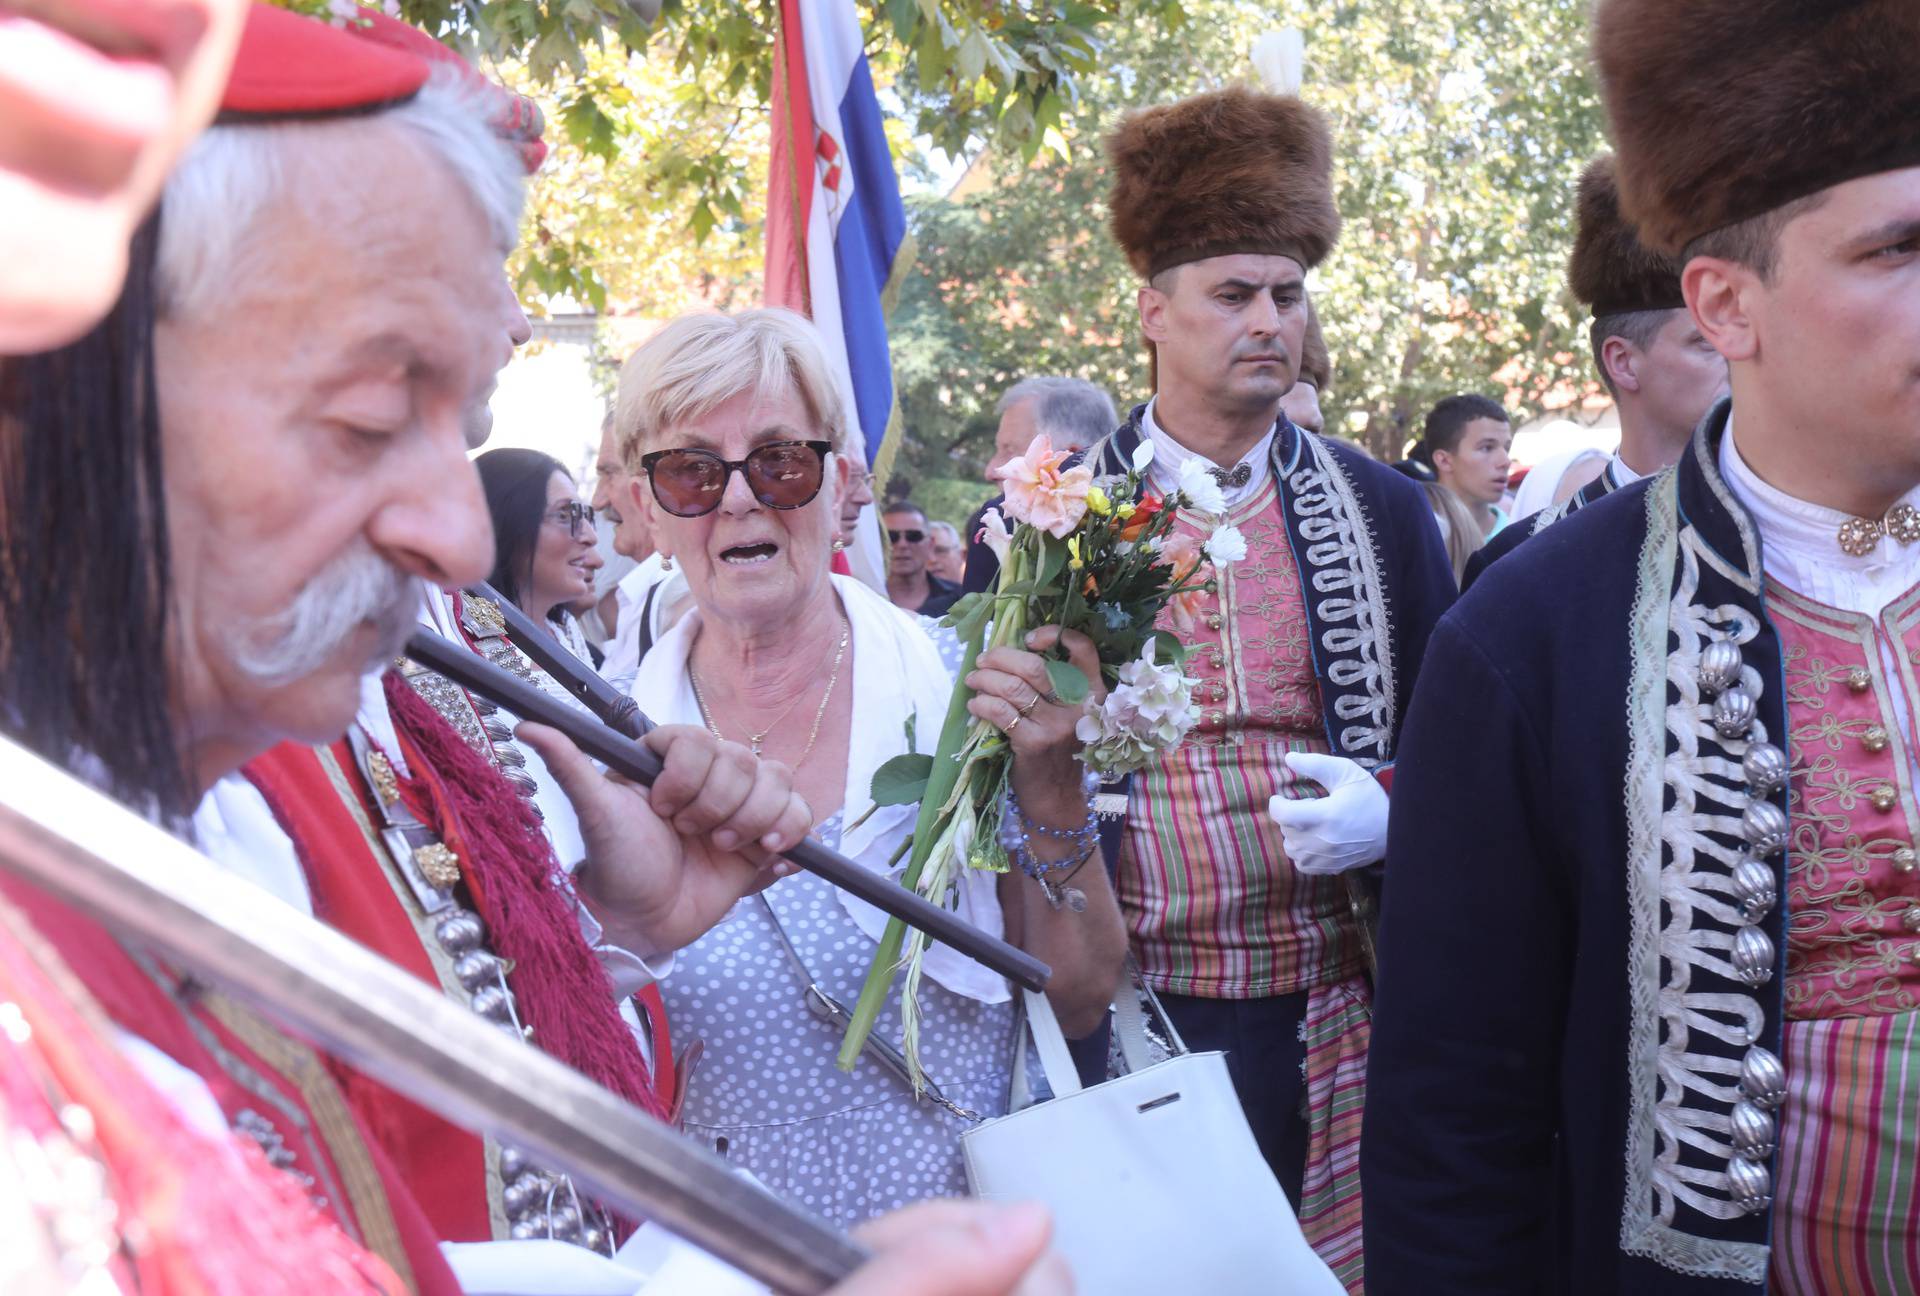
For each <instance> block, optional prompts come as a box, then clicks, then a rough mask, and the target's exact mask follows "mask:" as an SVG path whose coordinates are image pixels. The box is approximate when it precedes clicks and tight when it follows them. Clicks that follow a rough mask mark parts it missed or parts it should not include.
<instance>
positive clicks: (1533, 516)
mask: <svg viewBox="0 0 1920 1296" xmlns="http://www.w3.org/2000/svg"><path fill="white" fill-rule="evenodd" d="M1612 468H1613V465H1612V464H1611V463H1609V464H1608V465H1607V467H1606V469H1605V470H1603V471H1602V472H1601V474H1600V475H1599V476H1598V477H1595V478H1594V479H1593V480H1592V481H1590V482H1588V483H1587V484H1586V485H1585V486H1582V487H1581V488H1580V489H1579V490H1577V491H1575V492H1574V493H1573V494H1571V495H1569V496H1567V498H1565V499H1563V500H1561V501H1560V502H1559V503H1558V504H1554V505H1550V506H1549V507H1547V508H1543V509H1541V510H1540V511H1539V512H1537V513H1529V514H1527V515H1526V516H1525V517H1523V518H1521V519H1520V520H1519V521H1518V522H1515V523H1513V524H1512V525H1511V526H1509V527H1507V528H1506V529H1505V530H1503V531H1501V532H1500V534H1499V535H1497V536H1495V537H1494V538H1493V539H1491V540H1489V541H1487V542H1486V543H1485V544H1483V545H1481V546H1480V547H1479V548H1478V549H1475V550H1474V551H1473V552H1472V553H1471V554H1470V555H1468V557H1467V569H1466V571H1465V572H1464V573H1462V574H1461V577H1460V592H1461V593H1463V594H1464V593H1466V592H1467V591H1468V590H1469V589H1472V588H1473V583H1474V582H1475V581H1477V580H1479V579H1480V573H1482V572H1484V571H1485V570H1486V569H1487V566H1488V564H1490V563H1493V562H1497V561H1499V560H1500V559H1501V558H1504V557H1506V555H1508V554H1510V553H1512V552H1513V551H1514V550H1515V549H1518V548H1519V547H1520V545H1521V542H1522V541H1525V540H1529V539H1531V538H1532V537H1533V536H1535V535H1536V534H1538V533H1539V532H1541V531H1545V530H1546V529H1547V528H1548V527H1550V526H1552V525H1553V524H1554V523H1555V522H1558V521H1559V520H1560V519H1561V518H1564V517H1566V516H1567V515H1568V514H1571V513H1578V512H1579V511H1580V510H1581V509H1583V508H1585V507H1586V506H1587V505H1589V504H1591V503H1593V502H1594V501H1595V500H1598V499H1604V498H1606V497H1607V496H1608V495H1611V494H1613V492H1614V491H1615V490H1617V489H1618V487H1616V486H1615V485H1614V484H1613V472H1612Z"/></svg>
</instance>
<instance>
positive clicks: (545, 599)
mask: <svg viewBox="0 0 1920 1296" xmlns="http://www.w3.org/2000/svg"><path fill="white" fill-rule="evenodd" d="M473 463H474V467H476V468H478V469H479V470H480V483H481V485H482V487H483V488H484V489H485V490H486V493H487V511H488V512H490V513H491V514H492V515H493V574H492V575H491V576H489V577H488V578H487V583H488V584H490V585H492V586H493V587H494V588H495V589H497V590H499V591H500V593H501V594H503V595H505V596H506V597H507V598H509V599H512V600H513V602H514V604H515V605H516V606H518V607H519V609H520V610H521V611H522V612H525V613H526V614H527V615H528V616H530V617H532V618H533V619H534V620H535V621H536V622H543V621H544V622H548V623H550V624H551V626H552V628H553V631H554V635H555V637H556V638H558V639H559V640H560V641H561V643H563V644H565V645H566V646H567V647H569V648H571V649H573V651H574V654H575V655H576V656H578V657H579V658H580V659H581V660H582V661H589V660H591V658H590V656H589V649H588V646H587V641H586V637H585V636H584V635H582V634H581V633H580V628H579V623H578V621H577V620H576V619H575V617H574V615H573V611H574V609H575V607H577V606H584V605H586V604H588V603H591V601H592V599H593V574H594V573H595V572H596V571H598V570H599V569H600V567H601V565H602V564H603V563H604V562H605V561H606V559H604V558H602V557H601V556H600V550H599V547H598V541H599V535H598V533H597V532H596V531H595V530H594V528H593V510H592V509H591V508H589V507H588V506H587V505H585V504H582V503H581V502H580V499H579V487H577V486H576V485H575V484H574V480H573V477H572V476H571V475H570V474H569V473H568V472H567V470H566V469H565V468H563V467H561V465H560V461H559V460H558V459H555V458H554V457H553V456H552V455H546V454H541V453H540V452H539V451H538V450H489V451H487V452H486V453H485V454H483V455H481V456H480V457H479V458H477V459H475V460H474V461H473Z"/></svg>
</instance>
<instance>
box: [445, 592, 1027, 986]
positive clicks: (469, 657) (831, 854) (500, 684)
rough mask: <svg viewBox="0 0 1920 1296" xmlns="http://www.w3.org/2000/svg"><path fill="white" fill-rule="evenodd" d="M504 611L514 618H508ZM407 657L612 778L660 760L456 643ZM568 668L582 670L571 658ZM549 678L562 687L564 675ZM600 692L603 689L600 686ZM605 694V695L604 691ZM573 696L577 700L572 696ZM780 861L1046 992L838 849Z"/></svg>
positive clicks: (981, 940) (646, 770)
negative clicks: (549, 731) (569, 745)
mask: <svg viewBox="0 0 1920 1296" xmlns="http://www.w3.org/2000/svg"><path fill="white" fill-rule="evenodd" d="M500 611H501V614H502V615H503V616H507V617H508V621H507V625H508V629H509V630H511V631H512V632H513V636H514V643H515V644H516V645H518V646H520V647H521V648H523V649H526V651H527V654H528V656H530V657H533V658H534V659H535V660H536V661H539V662H540V664H541V665H543V666H544V665H545V664H546V663H545V662H544V661H541V654H536V653H535V652H534V651H533V649H532V648H530V647H528V645H530V644H533V643H535V642H537V641H542V640H545V638H546V636H545V632H544V631H542V630H540V629H539V628H538V627H536V626H534V625H533V624H532V622H531V620H530V619H529V618H527V617H526V616H525V614H524V613H520V612H519V609H517V608H514V607H513V605H512V604H511V603H507V602H504V601H503V602H502V603H501V604H500ZM510 611H511V612H512V613H514V614H517V616H510V615H509V612H510ZM543 652H544V653H545V654H546V655H549V656H553V658H554V660H558V658H559V657H560V656H570V654H567V653H566V652H565V650H564V649H562V648H560V647H559V646H558V645H556V644H553V643H552V642H551V641H550V640H547V641H546V642H545V643H544V644H543ZM407 656H409V657H411V658H412V659H413V660H414V661H416V662H419V663H420V664H421V665H422V666H425V667H427V668H428V669H430V670H434V671H438V672H439V673H440V674H442V675H444V676H446V677H447V678H448V679H450V680H452V681H453V682H454V683H456V684H458V685H460V686H461V687H462V688H466V689H469V690H471V691H473V692H474V693H477V694H479V695H480V696H481V697H483V698H486V699H487V700H488V701H489V702H492V703H494V704H495V705H496V706H498V707H499V708H500V709H501V710H503V711H506V712H508V713H509V714H511V715H515V716H518V717H520V718H521V719H522V720H533V721H536V722H538V723H540V724H543V725H547V726H549V727H550V728H554V729H558V730H559V731H560V732H561V733H563V734H565V735H566V736H567V737H568V738H570V739H572V740H573V743H574V745H575V746H577V747H578V748H580V750H581V751H583V752H585V753H586V754H587V755H589V756H591V757H593V758H594V759H595V760H597V761H599V762H600V763H601V764H603V765H605V766H606V767H607V768H608V769H611V770H613V771H614V772H615V773H618V774H622V775H625V776H626V777H627V778H630V779H632V780H633V781H634V782H636V783H640V784H644V785H647V786H651V785H652V783H653V781H654V779H655V778H657V777H659V774H660V769H661V764H660V758H659V757H658V756H656V755H654V754H653V752H652V751H650V750H648V749H647V748H646V747H645V746H643V745H641V744H640V743H638V742H636V741H634V740H633V739H632V738H630V737H628V736H627V735H626V734H625V733H622V732H620V731H619V730H617V729H614V728H613V727H611V726H610V725H609V724H607V723H604V722H602V721H600V720H597V719H595V718H594V717H593V716H589V715H583V714H581V713H580V712H578V711H576V710H574V709H573V708H572V707H570V706H567V705H566V704H565V703H563V702H560V701H558V700H557V699H555V698H554V697H552V696H551V695H549V694H548V693H547V692H546V691H545V690H544V689H541V688H538V687H536V686H535V685H532V684H529V683H527V682H526V681H525V680H523V679H520V678H519V677H517V676H515V675H514V674H513V673H512V672H510V671H506V670H503V669H501V668H500V667H498V666H495V665H494V664H493V663H492V662H490V661H487V660H486V659H485V658H483V657H481V656H480V655H479V654H477V653H474V652H470V651H468V650H467V649H466V648H465V647H463V646H462V645H460V644H456V643H452V642H450V641H449V640H447V639H444V638H442V637H441V636H439V635H437V634H434V633H433V632H431V631H428V630H422V631H419V632H417V633H415V635H414V636H413V637H412V638H411V639H409V640H407ZM574 665H575V667H576V668H579V669H584V668H581V667H580V666H579V663H578V662H577V661H576V662H575V663H574ZM556 678H561V679H562V681H563V683H564V682H565V677H564V674H563V675H561V676H557V677H556ZM568 687H569V689H570V691H572V690H574V686H573V685H571V684H569V685H568ZM602 687H605V685H604V683H603V685H602ZM606 691H607V692H608V693H611V692H612V690H611V689H610V688H607V689H606ZM576 696H580V694H579V693H578V692H577V691H576ZM581 700H582V701H584V702H586V703H587V705H588V706H595V703H594V702H593V701H591V700H589V698H588V697H585V696H582V699H581ZM631 720H632V722H633V723H634V724H635V725H636V726H637V727H638V728H639V730H640V731H641V732H644V731H645V730H646V729H648V728H651V727H652V726H651V723H650V722H649V721H648V720H647V718H646V717H645V716H643V715H641V714H640V713H639V712H638V711H634V712H632V713H631ZM787 858H788V859H790V860H792V861H793V862H794V863H795V864H798V865H799V866H800V867H801V868H803V869H806V870H807V871H808V872H809V873H814V874H817V875H818V876H820V877H823V878H825V879H826V880H827V881H829V882H831V883H833V885H835V886H836V887H839V888H840V889H841V890H842V891H848V892H851V893H852V894H854V895H856V896H858V897H859V898H860V899H862V900H865V901H866V902H867V903H868V904H870V905H872V906H873V907H874V908H876V909H878V910H880V911H881V912H882V913H885V914H887V915H889V916H891V917H894V918H898V919H900V921H902V922H904V923H906V924H907V925H908V926H910V927H917V928H919V929H920V930H921V931H924V932H926V933H927V935H929V936H931V937H932V938H933V939H935V940H937V941H939V942H941V943H942V944H944V945H950V946H952V947H953V948H954V949H956V950H959V951H960V952H961V953H962V954H965V955H966V956H967V957H968V958H970V959H973V960H974V961H975V962H977V963H979V964H981V965H982V966H984V967H988V968H991V969H993V970H994V971H995V972H998V973H999V974H1000V975H1001V976H1003V977H1006V978H1007V979H1008V980H1010V981H1012V982H1014V983H1015V984H1016V985H1021V986H1025V987H1026V988H1027V989H1029V990H1032V991H1035V992H1036V993H1038V992H1039V991H1043V990H1045V989H1046V988H1047V979H1048V978H1049V977H1050V976H1051V975H1052V970H1051V969H1050V968H1048V967H1047V965H1046V964H1045V963H1042V962H1041V961H1040V960H1039V959H1036V958H1035V957H1033V955H1031V954H1029V953H1027V952H1026V951H1025V950H1022V949H1016V948H1014V947H1013V946H1012V945H1009V944H1008V943H1007V942H1006V941H1004V940H1001V939H1000V938H999V937H997V936H989V935H988V934H987V933H986V932H983V931H981V930H980V929H979V928H978V927H975V926H974V925H973V924H972V923H969V922H967V921H966V920H965V919H964V918H961V917H960V916H959V915H958V914H956V913H954V912H953V911H952V910H949V909H945V908H942V907H941V906H939V905H936V904H934V903H933V902H932V901H930V900H928V899H926V898H925V897H924V896H922V895H920V894H919V893H918V892H916V891H909V890H908V889H907V888H905V887H903V886H901V885H899V884H898V883H897V882H894V881H893V880H891V879H890V878H887V877H884V876H882V875H881V874H878V873H875V872H873V871H872V870H870V869H865V868H862V867H861V866H860V865H858V864H856V863H854V862H853V861H852V860H850V859H848V858H847V857H846V856H844V855H842V854H840V853H839V852H837V851H831V850H828V849H827V848H826V847H825V846H822V845H821V844H820V843H819V842H816V841H812V840H808V841H803V842H801V843H800V844H799V845H798V846H795V847H794V848H793V849H792V850H789V851H788V852H787Z"/></svg>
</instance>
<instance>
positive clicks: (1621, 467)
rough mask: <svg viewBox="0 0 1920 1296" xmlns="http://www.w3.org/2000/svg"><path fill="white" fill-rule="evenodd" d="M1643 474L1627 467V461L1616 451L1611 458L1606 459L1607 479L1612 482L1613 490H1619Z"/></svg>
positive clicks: (1631, 483)
mask: <svg viewBox="0 0 1920 1296" xmlns="http://www.w3.org/2000/svg"><path fill="white" fill-rule="evenodd" d="M1644 475H1645V474H1642V473H1637V472H1635V471H1634V470H1633V469H1631V468H1629V467H1627V461H1626V460H1625V459H1622V458H1621V457H1620V455H1619V453H1618V452H1615V454H1614V456H1613V458H1611V459H1609V460H1607V479H1608V480H1609V481H1611V482H1612V483H1613V488H1614V489H1615V490H1619V489H1620V488H1621V487H1622V486H1631V485H1633V484H1634V483H1635V482H1637V481H1639V480H1640V478H1641V477H1642V476H1644Z"/></svg>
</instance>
